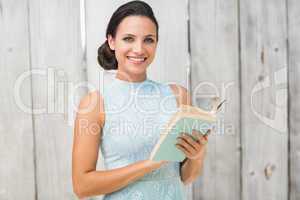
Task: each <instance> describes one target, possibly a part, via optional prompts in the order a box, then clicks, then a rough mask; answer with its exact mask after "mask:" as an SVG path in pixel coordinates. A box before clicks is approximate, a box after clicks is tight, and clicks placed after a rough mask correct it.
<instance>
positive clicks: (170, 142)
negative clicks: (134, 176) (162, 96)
mask: <svg viewBox="0 0 300 200" xmlns="http://www.w3.org/2000/svg"><path fill="white" fill-rule="evenodd" d="M224 102H225V100H224V101H222V102H220V100H219V99H216V100H215V101H214V102H213V106H212V109H211V110H210V111H205V110H203V109H201V108H198V107H194V106H188V105H181V106H179V107H178V111H177V112H176V113H175V114H174V115H173V116H172V117H171V119H170V121H169V123H168V125H167V126H166V128H165V129H164V130H163V131H162V132H161V134H160V138H159V140H158V142H157V143H156V145H155V146H154V148H153V150H152V152H151V154H150V160H155V161H161V160H168V161H177V162H181V161H183V160H184V158H185V155H184V153H183V152H182V151H181V150H180V149H178V148H177V147H176V146H175V144H176V143H177V140H176V138H177V137H178V136H179V135H180V133H182V132H185V133H188V134H189V135H190V136H191V137H192V138H193V136H192V130H193V129H194V130H197V131H200V132H201V133H202V134H206V133H207V131H208V130H209V129H212V128H213V126H214V124H215V122H216V121H217V115H216V114H217V112H218V111H219V110H220V108H221V105H222V104H223V103H224Z"/></svg>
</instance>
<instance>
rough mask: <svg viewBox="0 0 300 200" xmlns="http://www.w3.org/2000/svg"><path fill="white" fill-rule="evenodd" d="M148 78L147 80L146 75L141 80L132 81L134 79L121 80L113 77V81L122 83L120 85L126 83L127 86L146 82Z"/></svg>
mask: <svg viewBox="0 0 300 200" xmlns="http://www.w3.org/2000/svg"><path fill="white" fill-rule="evenodd" d="M148 80H149V79H148V77H146V78H145V79H144V80H142V81H137V82H134V81H127V80H123V79H119V78H117V77H114V81H115V82H116V83H119V84H122V85H128V86H139V85H142V84H144V83H146V82H147V81H148Z"/></svg>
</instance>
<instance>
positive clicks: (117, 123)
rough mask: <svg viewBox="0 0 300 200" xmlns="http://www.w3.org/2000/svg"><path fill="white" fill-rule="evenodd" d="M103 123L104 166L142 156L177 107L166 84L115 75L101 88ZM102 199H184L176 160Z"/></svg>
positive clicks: (121, 164) (147, 155)
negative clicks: (126, 78)
mask: <svg viewBox="0 0 300 200" xmlns="http://www.w3.org/2000/svg"><path fill="white" fill-rule="evenodd" d="M103 98H104V108H105V125H104V127H103V133H102V139H101V151H102V156H103V160H104V166H105V168H106V169H115V168H119V167H124V166H127V165H129V164H132V163H135V162H137V161H140V160H146V159H148V158H149V156H150V152H151V150H152V149H153V147H154V145H155V144H156V142H157V141H158V139H159V134H160V130H161V129H162V128H163V127H164V126H165V125H166V123H167V122H168V120H169V119H170V117H171V115H172V114H174V113H175V112H176V110H177V103H176V98H175V96H174V94H173V92H172V90H171V88H170V86H168V85H167V84H162V83H158V82H155V81H153V80H150V79H146V80H144V81H142V82H128V81H124V80H120V79H118V78H115V79H114V80H113V82H112V83H111V84H110V85H109V86H108V87H106V88H105V89H104V92H103ZM104 199H105V200H154V199H155V200H160V199H161V200H184V199H186V194H185V188H184V185H183V183H182V182H181V180H180V172H179V163H178V162H170V163H168V164H165V165H163V166H162V167H161V168H159V169H157V170H154V171H152V172H150V173H148V174H146V175H145V176H144V177H142V178H141V179H139V180H137V181H135V182H133V183H131V184H129V185H128V186H126V187H124V188H122V189H120V190H118V191H115V192H112V193H110V194H106V195H105V196H104Z"/></svg>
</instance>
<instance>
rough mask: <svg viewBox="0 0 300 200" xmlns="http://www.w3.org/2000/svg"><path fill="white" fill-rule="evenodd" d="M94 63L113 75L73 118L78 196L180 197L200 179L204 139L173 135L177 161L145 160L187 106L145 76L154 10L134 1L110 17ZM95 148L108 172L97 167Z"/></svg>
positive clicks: (177, 92) (174, 90)
mask: <svg viewBox="0 0 300 200" xmlns="http://www.w3.org/2000/svg"><path fill="white" fill-rule="evenodd" d="M106 38H107V40H106V41H105V43H104V44H103V45H102V46H101V47H100V48H99V49H98V62H99V64H100V65H101V66H102V67H103V68H104V69H105V70H111V69H116V70H117V73H116V77H115V79H114V80H113V82H112V83H111V84H110V85H109V86H108V88H106V90H105V91H104V92H103V94H100V93H99V91H96V92H91V93H89V94H88V95H87V96H85V97H84V98H83V99H82V100H81V102H80V105H79V109H78V113H77V116H76V120H75V131H74V144H73V166H72V167H73V169H72V178H73V188H74V192H75V193H76V195H77V196H78V197H79V198H83V197H89V196H96V195H102V194H104V195H105V197H104V199H112V200H116V199H121V200H123V199H126V200H134V199H144V200H147V199H164V200H167V199H170V200H171V199H172V200H174V199H175V200H176V199H178V200H181V199H185V194H184V187H183V185H184V184H188V183H191V182H192V181H194V180H195V179H196V178H197V176H199V174H200V172H201V170H202V165H203V160H204V156H205V152H206V147H205V143H206V142H207V138H206V137H202V136H201V133H199V132H193V134H194V136H195V137H197V138H198V141H194V140H193V139H191V138H190V137H189V136H186V135H184V134H183V135H182V136H181V137H179V138H178V143H177V145H176V146H177V147H178V148H179V149H180V150H182V151H183V153H184V154H185V155H186V159H185V160H184V161H183V162H182V163H178V162H166V161H161V162H155V161H151V160H148V158H149V155H150V152H151V150H152V149H153V147H154V145H155V144H156V142H157V141H158V138H159V134H160V130H161V129H160V128H161V127H163V126H164V125H165V124H166V123H167V122H168V120H169V119H170V117H171V116H172V114H174V113H175V112H176V108H177V107H178V105H180V104H188V105H190V104H191V100H190V96H189V94H188V92H187V90H186V89H185V88H183V87H181V86H178V85H174V84H172V85H167V84H162V83H158V82H155V81H153V80H150V79H148V78H147V73H146V70H147V67H148V66H149V65H150V63H151V62H152V61H153V59H154V55H155V51H156V47H157V42H158V23H157V20H156V18H155V16H154V14H153V12H152V9H151V7H150V6H149V5H148V4H146V3H145V2H142V1H131V2H129V3H126V4H124V5H122V6H121V7H119V8H118V9H117V10H116V11H115V12H114V14H113V15H112V17H111V19H110V21H109V24H108V27H107V30H106ZM99 147H100V148H101V150H102V153H103V157H104V158H103V160H104V164H105V167H106V170H103V171H96V163H97V158H98V150H99Z"/></svg>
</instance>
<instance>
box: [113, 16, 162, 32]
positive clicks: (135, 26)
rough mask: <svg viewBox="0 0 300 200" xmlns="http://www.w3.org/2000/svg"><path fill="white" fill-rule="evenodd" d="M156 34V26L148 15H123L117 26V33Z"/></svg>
mask: <svg viewBox="0 0 300 200" xmlns="http://www.w3.org/2000/svg"><path fill="white" fill-rule="evenodd" d="M122 34H133V35H138V36H139V35H140V36H144V35H149V34H151V35H156V26H155V24H154V23H153V22H152V21H151V19H149V18H148V17H144V16H129V17H125V18H124V19H123V20H122V21H121V23H120V24H119V26H118V29H117V35H122Z"/></svg>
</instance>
